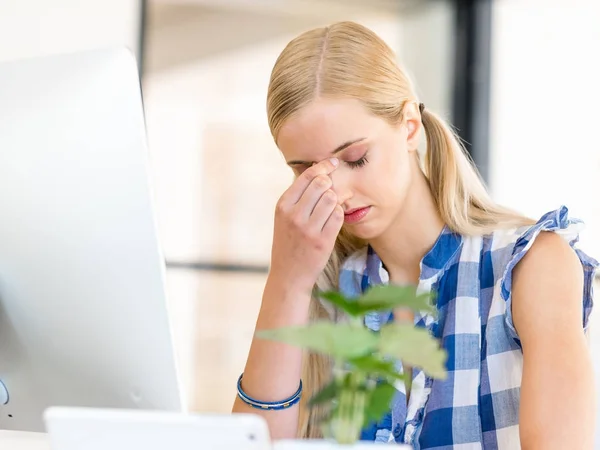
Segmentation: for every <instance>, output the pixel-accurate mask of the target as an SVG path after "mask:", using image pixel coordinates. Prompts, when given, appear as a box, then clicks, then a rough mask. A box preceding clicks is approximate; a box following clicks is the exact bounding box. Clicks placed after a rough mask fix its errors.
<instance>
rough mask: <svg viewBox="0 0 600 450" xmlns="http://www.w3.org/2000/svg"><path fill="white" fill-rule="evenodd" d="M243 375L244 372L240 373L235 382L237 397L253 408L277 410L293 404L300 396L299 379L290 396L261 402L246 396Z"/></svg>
mask: <svg viewBox="0 0 600 450" xmlns="http://www.w3.org/2000/svg"><path fill="white" fill-rule="evenodd" d="M243 375H244V374H241V375H240V377H239V378H238V382H237V392H238V397H239V398H240V399H241V400H242V401H243V402H244V403H246V404H247V405H250V406H252V407H253V408H256V409H262V410H271V411H277V410H281V409H287V408H289V407H291V406H294V405H295V404H296V403H298V402H299V401H300V397H301V396H302V380H300V386H298V390H297V391H296V393H295V394H294V395H292V396H291V397H289V398H286V399H285V400H282V401H280V402H261V401H259V400H255V399H253V398H252V397H250V396H248V395H247V394H246V393H245V392H244V390H243V389H242V376H243Z"/></svg>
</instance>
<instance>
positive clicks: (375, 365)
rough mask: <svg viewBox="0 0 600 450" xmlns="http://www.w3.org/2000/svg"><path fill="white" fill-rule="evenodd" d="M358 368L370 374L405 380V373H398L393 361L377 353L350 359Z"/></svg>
mask: <svg viewBox="0 0 600 450" xmlns="http://www.w3.org/2000/svg"><path fill="white" fill-rule="evenodd" d="M348 362H349V363H350V364H352V365H353V366H354V367H356V368H357V369H358V370H360V371H361V372H364V373H368V374H369V375H380V376H383V377H387V378H391V379H394V380H398V381H404V375H402V374H400V373H398V371H397V370H396V367H395V366H394V362H393V361H384V360H382V359H380V358H378V357H377V355H376V354H371V355H364V356H360V357H358V358H352V359H350V360H348Z"/></svg>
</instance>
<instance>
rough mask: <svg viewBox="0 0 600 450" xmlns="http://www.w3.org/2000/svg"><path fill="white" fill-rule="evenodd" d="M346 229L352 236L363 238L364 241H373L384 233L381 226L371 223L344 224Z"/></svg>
mask: <svg viewBox="0 0 600 450" xmlns="http://www.w3.org/2000/svg"><path fill="white" fill-rule="evenodd" d="M344 230H345V231H346V232H348V233H350V234H351V235H352V236H354V237H356V238H358V239H362V240H363V241H372V240H374V239H377V238H378V237H379V236H381V234H382V233H383V230H381V227H377V226H374V225H373V224H370V223H358V224H355V225H344Z"/></svg>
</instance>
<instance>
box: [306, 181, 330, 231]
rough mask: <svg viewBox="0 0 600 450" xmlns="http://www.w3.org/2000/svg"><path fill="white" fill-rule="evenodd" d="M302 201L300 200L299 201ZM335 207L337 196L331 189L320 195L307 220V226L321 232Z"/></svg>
mask: <svg viewBox="0 0 600 450" xmlns="http://www.w3.org/2000/svg"><path fill="white" fill-rule="evenodd" d="M301 201H302V200H301ZM336 205H337V195H335V192H333V191H332V190H331V189H328V190H327V191H325V192H324V193H323V195H321V197H320V198H319V200H318V201H317V204H316V205H315V207H314V209H313V211H312V214H311V215H310V218H309V220H308V226H309V227H311V228H313V229H315V230H318V231H319V232H320V231H322V230H323V227H324V226H325V222H327V220H328V219H329V217H330V216H331V213H332V212H333V210H334V209H335V207H336Z"/></svg>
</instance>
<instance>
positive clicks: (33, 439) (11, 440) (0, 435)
mask: <svg viewBox="0 0 600 450" xmlns="http://www.w3.org/2000/svg"><path fill="white" fill-rule="evenodd" d="M0 449H10V450H50V443H49V442H48V436H47V435H46V434H45V433H23V432H20V431H5V430H0Z"/></svg>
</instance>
